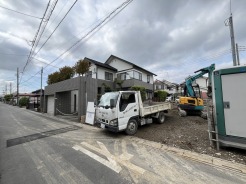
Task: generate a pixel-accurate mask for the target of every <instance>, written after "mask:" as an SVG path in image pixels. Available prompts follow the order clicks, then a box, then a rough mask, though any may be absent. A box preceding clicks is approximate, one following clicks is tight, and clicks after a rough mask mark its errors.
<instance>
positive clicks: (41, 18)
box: [0, 5, 43, 19]
mask: <svg viewBox="0 0 246 184" xmlns="http://www.w3.org/2000/svg"><path fill="white" fill-rule="evenodd" d="M0 8H3V9H6V10H9V11H12V12H15V13H19V14H22V15H25V16H28V17H32V18H36V19H43V18H40V17H36V16H33V15H29V14H26V13H22V12H19V11H16V10H12V9H10V8H6V7H4V6H1V5H0Z"/></svg>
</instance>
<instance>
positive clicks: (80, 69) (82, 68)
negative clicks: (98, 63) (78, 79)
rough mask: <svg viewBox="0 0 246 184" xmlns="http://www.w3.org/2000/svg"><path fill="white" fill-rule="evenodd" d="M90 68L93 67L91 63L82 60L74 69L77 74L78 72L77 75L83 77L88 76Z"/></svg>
mask: <svg viewBox="0 0 246 184" xmlns="http://www.w3.org/2000/svg"><path fill="white" fill-rule="evenodd" d="M90 66H91V64H90V62H88V61H86V60H82V59H80V60H79V61H78V62H77V63H76V64H75V65H74V67H73V68H74V70H75V72H76V73H77V74H79V75H82V76H83V75H84V74H86V73H87V72H88V71H89V69H90Z"/></svg>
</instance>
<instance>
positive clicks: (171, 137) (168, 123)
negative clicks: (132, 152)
mask: <svg viewBox="0 0 246 184" xmlns="http://www.w3.org/2000/svg"><path fill="white" fill-rule="evenodd" d="M207 129H208V124H207V120H205V119H202V118H201V117H199V116H187V117H180V116H179V115H178V110H177V109H173V110H170V111H169V113H168V114H167V115H166V120H165V123H164V124H157V123H153V124H149V125H145V126H142V127H139V129H138V131H137V133H136V134H135V136H136V137H139V138H142V139H146V140H150V141H155V142H160V143H163V144H166V145H170V146H174V147H178V148H182V149H186V150H190V151H194V152H198V153H203V154H208V155H211V156H214V157H218V158H221V159H225V160H229V161H232V162H238V163H242V164H246V151H245V150H241V149H235V148H221V149H220V150H219V151H217V150H216V149H215V148H212V147H210V144H209V138H208V132H207Z"/></svg>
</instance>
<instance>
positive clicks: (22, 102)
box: [19, 97, 29, 107]
mask: <svg viewBox="0 0 246 184" xmlns="http://www.w3.org/2000/svg"><path fill="white" fill-rule="evenodd" d="M28 102H29V99H28V98H27V97H22V98H21V99H20V100H19V106H20V107H22V106H27V104H28Z"/></svg>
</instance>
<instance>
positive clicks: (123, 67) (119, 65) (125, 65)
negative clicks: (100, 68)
mask: <svg viewBox="0 0 246 184" xmlns="http://www.w3.org/2000/svg"><path fill="white" fill-rule="evenodd" d="M109 65H110V66H112V67H114V68H116V69H117V70H118V71H121V70H127V69H129V68H132V67H133V66H132V65H130V64H128V63H125V62H124V61H121V60H119V59H116V58H115V59H113V60H112V61H111V62H110V63H109Z"/></svg>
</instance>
